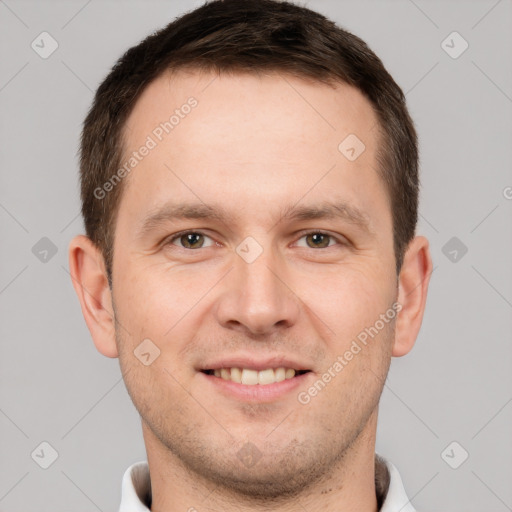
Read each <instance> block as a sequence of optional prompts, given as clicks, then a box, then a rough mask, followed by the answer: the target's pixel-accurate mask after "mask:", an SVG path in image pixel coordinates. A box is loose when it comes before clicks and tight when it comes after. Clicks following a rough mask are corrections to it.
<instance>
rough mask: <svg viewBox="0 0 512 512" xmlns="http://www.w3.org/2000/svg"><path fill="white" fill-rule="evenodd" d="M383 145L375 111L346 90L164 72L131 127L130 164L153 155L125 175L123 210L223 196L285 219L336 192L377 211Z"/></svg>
mask: <svg viewBox="0 0 512 512" xmlns="http://www.w3.org/2000/svg"><path fill="white" fill-rule="evenodd" d="M378 143H379V130H378V121H377V118H376V115H375V113H374V111H373V108H372V106H371V104H370V103H369V101H368V100H367V99H366V98H365V97H364V96H363V95H362V94H361V93H360V92H359V91H358V90H357V89H355V88H354V87H351V86H349V85H347V84H344V83H337V84H336V86H335V87H331V86H329V85H327V84H324V83H320V82H314V81H312V80H305V79H299V78H296V77H292V76H290V75H286V74H280V73H275V72H274V73H268V74H264V75H254V74H248V73H238V74H220V75H217V74H213V73H206V72H198V71H187V72H183V71H180V72H177V73H174V74H173V75H172V76H171V75H169V74H165V75H162V76H160V77H159V78H157V79H156V80H154V81H153V82H152V83H151V84H149V86H148V87H147V88H146V89H145V90H144V92H143V93H142V95H141V96H140V98H139V99H138V101H137V103H136V105H135V107H134V109H133V111H132V112H131V114H130V116H129V118H128V120H127V122H126V125H125V131H124V149H125V160H126V161H127V160H128V159H129V158H130V156H131V155H132V154H133V152H134V151H137V150H138V149H139V148H141V147H143V146H145V145H146V146H151V149H150V151H147V152H145V153H147V154H146V156H144V158H143V159H141V160H140V161H139V162H137V165H136V167H134V169H133V171H131V172H130V173H129V175H128V179H127V180H126V183H125V184H124V185H125V190H124V192H123V196H122V200H121V206H123V203H124V204H125V206H126V203H127V202H128V203H130V202H131V201H132V200H134V201H135V202H136V203H137V205H138V206H137V209H138V210H140V213H141V214H142V213H144V212H143V210H146V211H147V210H148V209H151V208H154V206H155V205H157V204H164V203H166V202H168V201H169V199H170V195H172V196H180V199H181V200H185V199H189V200H194V202H197V201H198V199H199V200H203V199H204V200H205V201H206V202H208V198H209V197H210V196H212V195H215V194H217V196H218V195H219V194H220V193H222V194H224V196H225V197H226V198H228V197H229V199H230V200H231V204H233V207H238V208H239V209H242V210H247V209H249V210H250V208H251V206H253V207H254V210H256V209H258V211H261V210H262V208H261V205H262V201H265V203H267V204H268V205H271V204H275V203H279V205H278V208H279V209H280V210H281V211H282V207H283V206H284V205H285V204H286V207H287V206H289V204H290V203H291V202H296V201H299V200H301V197H304V196H306V195H308V198H310V199H313V198H314V197H315V195H318V197H320V196H321V195H323V194H325V192H326V191H331V192H332V191H333V190H338V191H339V192H340V193H341V194H342V195H343V194H345V195H346V196H347V197H348V196H351V197H350V198H349V199H352V203H356V204H357V203H359V205H360V206H362V203H364V202H366V203H368V204H367V206H370V207H372V206H373V208H374V209H375V208H377V207H379V206H380V207H381V208H382V207H384V208H385V207H386V203H385V202H383V201H382V198H383V197H381V198H380V199H381V201H380V203H379V201H377V202H374V204H373V205H372V204H371V202H372V201H371V197H370V196H372V195H373V196H374V195H375V194H380V196H383V195H385V191H384V185H383V184H382V183H380V179H379V178H378V176H377V173H376V168H377V162H376V156H375V155H376V150H377V144H378ZM354 156H355V158H354ZM317 184H318V185H317ZM365 195H366V196H367V200H366V201H364V197H365ZM216 199H217V200H216V201H215V202H216V203H218V202H219V201H218V199H219V197H216ZM276 209H277V208H276ZM131 213H132V214H133V215H134V216H135V213H134V212H133V211H132V212H131Z"/></svg>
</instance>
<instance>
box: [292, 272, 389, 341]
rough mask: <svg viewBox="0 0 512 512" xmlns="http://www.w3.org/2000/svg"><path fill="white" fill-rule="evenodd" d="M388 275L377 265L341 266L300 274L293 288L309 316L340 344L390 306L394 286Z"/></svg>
mask: <svg viewBox="0 0 512 512" xmlns="http://www.w3.org/2000/svg"><path fill="white" fill-rule="evenodd" d="M367 263H369V262H367ZM389 275H390V274H389V272H387V271H386V270H385V269H382V268H379V266H378V265H373V266H372V265H370V264H368V265H364V266H363V265H357V266H356V265H352V266H349V265H347V266H345V267H343V266H340V267H339V268H338V269H336V271H335V272H330V273H328V274H327V273H324V274H321V271H320V270H319V271H315V273H314V274H313V273H312V274H310V275H309V276H304V275H302V276H301V277H300V278H298V280H297V281H296V284H297V287H296V288H295V290H296V293H297V295H298V296H299V297H300V298H301V300H302V301H303V302H304V303H305V304H306V305H307V309H309V310H311V312H312V314H311V315H310V317H311V318H315V316H316V318H317V320H315V322H317V321H318V319H320V320H321V321H322V322H323V324H324V328H323V331H324V332H325V333H326V334H327V335H328V337H329V338H331V339H332V340H333V342H335V343H336V344H341V345H343V344H344V343H345V342H349V341H350V340H351V339H352V338H353V337H355V336H357V334H359V332H361V331H363V330H364V329H365V328H367V327H370V326H371V325H373V324H374V323H375V322H376V321H377V320H378V319H379V317H380V315H381V314H384V313H386V311H387V310H388V309H389V308H390V307H391V306H392V304H393V301H394V300H395V298H396V287H395V285H394V282H393V280H392V279H390V278H389ZM383 276H387V277H383Z"/></svg>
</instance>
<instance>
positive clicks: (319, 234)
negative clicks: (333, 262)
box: [300, 231, 345, 249]
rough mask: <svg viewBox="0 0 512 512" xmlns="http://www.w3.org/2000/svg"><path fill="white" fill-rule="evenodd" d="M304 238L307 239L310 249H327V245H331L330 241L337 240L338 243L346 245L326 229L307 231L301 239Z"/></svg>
mask: <svg viewBox="0 0 512 512" xmlns="http://www.w3.org/2000/svg"><path fill="white" fill-rule="evenodd" d="M303 238H305V239H306V244H307V245H306V247H307V248H310V249H325V248H327V247H331V245H329V242H330V241H336V242H338V244H341V245H345V244H344V243H343V242H342V240H340V239H339V238H337V237H335V236H334V235H331V234H330V233H326V232H325V231H309V232H307V233H303V235H302V236H301V238H300V240H302V239H303ZM334 245H335V244H334ZM302 247H304V246H302Z"/></svg>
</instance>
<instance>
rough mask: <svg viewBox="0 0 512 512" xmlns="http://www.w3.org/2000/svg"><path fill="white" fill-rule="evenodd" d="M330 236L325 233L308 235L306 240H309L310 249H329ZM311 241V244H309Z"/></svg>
mask: <svg viewBox="0 0 512 512" xmlns="http://www.w3.org/2000/svg"><path fill="white" fill-rule="evenodd" d="M329 239H330V236H329V235H326V234H324V233H310V234H308V235H306V240H308V245H309V246H310V247H320V248H323V247H328V246H329ZM309 241H311V243H309Z"/></svg>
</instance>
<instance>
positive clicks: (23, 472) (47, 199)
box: [0, 0, 512, 512]
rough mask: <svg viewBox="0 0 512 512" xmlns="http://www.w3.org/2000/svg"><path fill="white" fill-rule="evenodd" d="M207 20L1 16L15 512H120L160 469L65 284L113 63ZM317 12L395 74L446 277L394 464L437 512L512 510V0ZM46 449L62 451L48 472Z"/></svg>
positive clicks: (420, 351)
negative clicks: (166, 29)
mask: <svg viewBox="0 0 512 512" xmlns="http://www.w3.org/2000/svg"><path fill="white" fill-rule="evenodd" d="M201 3H202V2H200V1H158V2H157V1H152V2H148V1H145V2H142V1H137V2H114V1H100V0H93V1H85V0H80V1H65V2H57V1H51V2H49V1H48V2H43V1H39V2H36V1H22V0H18V1H15V0H7V1H6V2H4V1H0V38H1V49H0V55H1V76H0V108H1V117H0V119H1V121H0V140H1V141H2V147H1V153H0V155H1V188H0V226H1V236H2V238H1V240H2V252H1V264H0V308H1V314H2V317H1V322H0V336H1V343H2V348H1V358H0V385H1V388H0V443H1V457H0V510H2V511H13V512H15V511H41V512H42V511H50V510H51V511H64V510H66V511H71V510H73V511H77V512H78V511H85V510H102V511H114V510H116V509H117V507H118V505H119V500H120V484H121V477H122V474H123V472H124V470H125V469H126V468H127V467H128V465H130V464H131V463H133V462H135V461H138V460H142V459H145V450H144V445H143V441H142V436H141V428H140V420H139V417H138V415H137V413H136V411H135V409H134V407H133V405H132V403H131V401H130V399H129V397H128V395H127V393H126V391H125V388H124V385H123V382H122V380H121V374H120V371H119V366H118V361H117V360H116V359H108V358H105V357H103V356H101V355H100V354H99V353H98V352H97V351H96V349H95V348H94V345H93V343H92V340H91V339H90V336H89V332H88V330H87V328H86V325H85V322H84V321H83V318H82V314H81V311H80V308H79V303H78V300H77V298H76V296H75V293H74V290H73V288H72V285H71V281H70V277H69V274H68V260H67V246H68V243H69V240H70V239H71V237H72V236H73V235H75V234H78V233H80V232H82V229H83V228H82V224H81V219H80V217H79V215H78V212H79V197H78V175H77V170H78V165H77V157H76V152H77V148H78V137H79V133H80V128H81V123H82V120H83V118H84V115H85V113H86V110H87V109H88V107H89V105H90V103H91V100H92V97H93V91H94V90H95V89H96V87H97V86H98V85H99V83H100V81H101V80H102V79H103V78H104V76H105V75H106V74H107V72H108V70H109V68H110V67H111V66H112V65H113V63H114V62H115V60H116V59H117V58H118V57H119V56H120V55H121V54H122V52H124V51H125V50H126V49H127V48H128V47H129V46H131V45H133V44H135V43H137V42H138V41H139V40H141V39H142V38H143V37H145V36H146V35H147V34H149V33H150V32H152V31H154V30H156V29H157V28H160V27H162V26H164V25H165V24H167V23H168V22H170V21H171V20H172V19H174V17H175V16H177V15H178V14H180V13H182V12H184V11H185V10H190V9H192V8H194V7H196V6H198V5H200V4H201ZM305 3H306V5H308V6H309V7H311V8H313V9H317V10H319V11H320V12H322V13H324V14H327V15H329V16H330V17H332V18H333V19H335V20H336V21H337V22H338V23H339V24H341V25H342V26H343V27H345V28H347V29H349V30H350V31H352V32H354V33H355V34H357V35H359V36H360V37H362V38H363V39H365V40H366V41H367V42H368V43H369V45H370V46H371V47H372V49H374V50H375V52H376V53H377V54H378V55H379V56H380V57H381V58H382V60H383V61H384V64H385V65H386V67H387V68H388V69H389V71H390V72H391V74H392V75H393V76H394V77H395V79H396V80H397V82H398V83H399V84H400V86H401V87H402V88H403V90H404V92H406V93H407V98H408V104H409V107H410V111H411V114H412V116H413V118H414V120H415V122H416V125H417V128H418V131H419V136H420V141H421V163H422V182H423V189H422V198H421V206H420V211H421V221H420V225H419V230H418V232H419V233H420V234H424V235H426V236H427V237H428V238H429V239H430V241H431V249H432V255H433V259H434V266H435V270H434V272H433V274H432V279H431V285H430V292H429V299H428V303H427V310H426V316H425V319H424V323H423V327H422V331H421V333H420V335H419V338H418V340H417V344H416V347H415V348H414V350H413V351H412V352H411V353H410V354H409V355H408V356H406V357H403V358H399V359H395V360H393V362H392V367H391V372H390V375H389V378H388V381H387V384H386V387H385V390H384V394H383V397H382V402H381V408H380V424H379V430H378V440H377V450H378V451H379V452H380V453H381V454H382V455H384V456H386V457H388V458H389V459H390V460H391V461H392V462H393V463H394V464H395V465H396V466H397V467H398V469H399V471H400V472H401V474H402V478H403V481H404V485H405V488H406V490H407V492H408V495H409V497H410V498H411V499H412V503H413V505H414V506H415V507H416V508H417V509H419V510H420V511H441V510H442V511H466V512H474V511H475V512H476V511H485V512H491V511H496V512H501V511H505V510H512V486H511V485H510V482H511V481H512V436H511V432H512V429H511V427H512V386H511V384H512V372H511V367H512V344H511V338H512V337H511V334H512V332H511V331H512V329H511V317H512V315H511V309H512V286H511V283H512V279H511V277H512V276H511V267H512V266H511V261H512V260H511V255H512V251H511V248H512V229H511V228H512V221H511V219H512V215H511V213H512V200H511V199H510V198H511V197H512V189H511V188H507V187H512V175H511V163H512V149H511V146H512V144H511V143H512V122H511V113H512V59H511V53H512V52H511V48H512V46H511V38H512V36H511V33H512V30H511V29H512V3H511V2H510V1H506V0H501V1H496V0H488V1H487V0H486V1H484V0H481V1H466V2H463V1H451V2H447V1H443V2H441V1H435V2H434V1H425V0H422V1H420V0H415V1H414V2H413V1H412V0H403V1H398V0H397V1H378V2H377V1H373V2H368V1H358V2H348V1H334V0H310V1H309V2H305ZM43 31H47V32H49V33H50V34H51V36H52V37H53V38H54V39H55V40H56V41H57V42H58V45H59V46H58V49H57V50H56V51H55V52H54V53H53V54H52V55H51V56H50V57H48V58H47V59H43V58H41V57H40V56H39V54H37V53H36V52H35V51H34V50H33V49H32V48H31V43H32V41H33V40H36V42H37V41H38V40H40V39H38V36H39V34H40V33H41V32H43ZM453 31H457V32H458V33H459V34H460V35H461V36H462V37H463V38H464V40H466V41H467V42H468V44H469V47H468V49H467V50H466V51H465V52H464V53H463V54H462V55H460V56H459V57H458V58H453V57H452V56H450V55H449V54H448V53H447V52H446V51H445V49H446V46H445V47H443V46H442V41H443V40H445V39H446V38H447V36H448V35H449V34H450V33H452V32H453ZM452 41H453V42H452ZM446 44H448V45H449V46H452V48H451V49H449V51H451V52H452V54H453V52H455V51H458V50H460V49H461V48H462V46H461V45H462V41H461V40H460V39H453V37H452V39H450V38H449V39H448V40H447V43H445V45H446ZM46 48H48V45H46ZM43 237H48V238H49V239H50V240H51V242H52V243H53V244H55V249H57V252H56V254H55V255H52V252H51V250H50V252H48V253H47V254H46V255H44V253H43V252H41V251H42V250H43V249H45V247H46V246H45V244H48V242H47V241H46V242H45V241H43V242H39V241H40V239H41V238H43ZM452 237H457V239H458V241H455V242H451V243H455V244H458V247H457V245H454V246H451V245H448V246H447V247H446V248H445V249H444V252H443V247H445V244H447V242H448V241H449V240H450V239H451V238H452ZM38 242H39V244H40V245H36V244H37V243H38ZM41 244H42V245H41ZM461 244H464V246H465V247H467V249H468V251H467V253H466V254H465V255H463V256H461V254H462V252H461V250H460V249H461V247H462V245H461ZM34 246H36V249H34V252H35V254H34V252H33V247H34ZM46 249H48V247H46ZM454 249H455V250H456V251H458V252H457V258H458V259H457V260H456V261H452V260H453V256H454V253H453V252H452V254H450V251H453V250H454ZM445 253H446V255H445ZM44 257H46V261H41V259H43V260H44ZM43 441H46V442H48V443H49V444H50V445H51V446H52V447H53V448H54V449H55V450H56V451H57V452H58V458H57V459H56V461H55V462H54V463H53V464H52V465H51V466H50V467H49V468H48V469H42V468H41V467H40V466H39V465H38V463H39V464H44V463H45V462H46V463H48V462H51V460H50V459H49V457H50V455H51V452H50V450H49V449H48V448H46V449H45V448H44V447H43V452H41V448H38V447H39V445H40V443H41V442H43ZM453 441H456V442H457V443H458V445H455V448H454V449H453V451H451V450H452V448H453V445H452V447H450V448H449V449H448V450H447V451H445V448H446V447H447V446H448V445H450V443H452V442H453ZM463 449H464V450H466V451H467V452H468V453H469V458H468V459H467V460H466V461H465V462H464V463H462V464H461V465H460V466H459V467H458V468H457V469H453V468H452V467H450V466H449V465H448V464H447V462H446V461H449V462H450V463H451V464H452V465H457V464H459V463H460V462H461V461H462V460H463V457H462V455H463V451H462V450H463ZM34 450H36V451H35V453H36V454H37V453H39V457H37V456H34V459H35V460H37V461H38V463H36V462H35V460H34V459H33V458H32V457H31V453H33V452H34ZM42 453H44V456H43V455H41V454H42ZM443 453H444V456H442V454H443ZM447 454H448V456H447ZM43 459H46V460H43Z"/></svg>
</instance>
